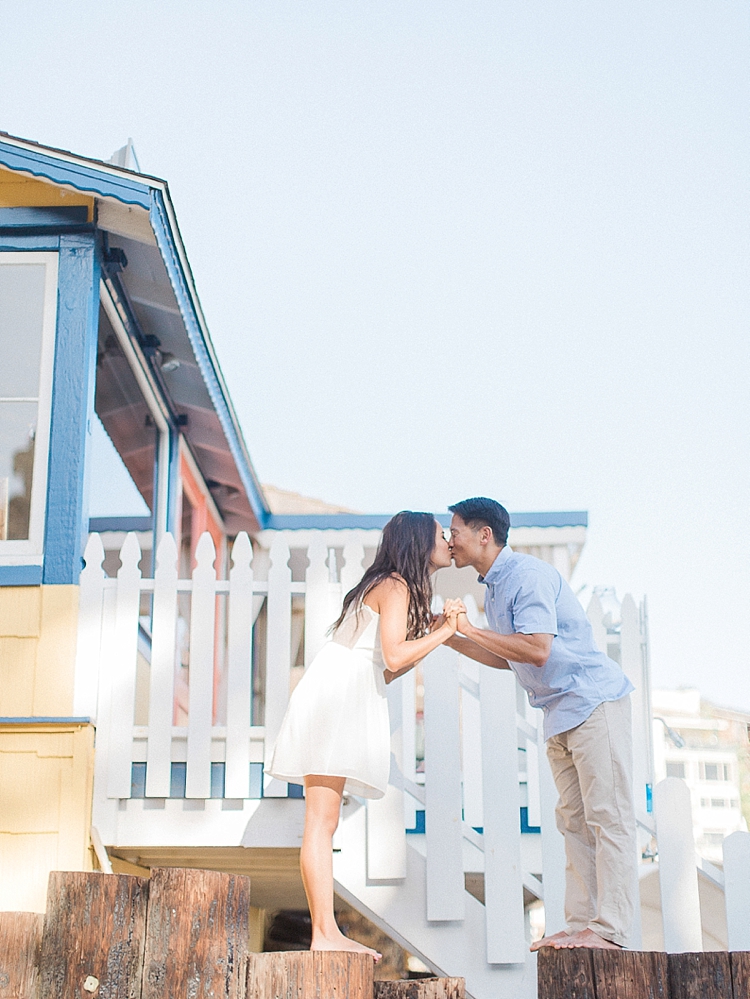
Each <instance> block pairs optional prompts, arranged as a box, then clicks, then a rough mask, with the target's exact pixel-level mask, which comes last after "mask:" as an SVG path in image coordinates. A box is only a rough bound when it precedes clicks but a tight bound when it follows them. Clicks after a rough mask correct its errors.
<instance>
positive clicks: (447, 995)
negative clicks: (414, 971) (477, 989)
mask: <svg viewBox="0 0 750 999" xmlns="http://www.w3.org/2000/svg"><path fill="white" fill-rule="evenodd" d="M465 996H466V982H465V981H464V979H463V978H415V979H413V980H411V981H400V982H375V983H374V988H373V999H465Z"/></svg>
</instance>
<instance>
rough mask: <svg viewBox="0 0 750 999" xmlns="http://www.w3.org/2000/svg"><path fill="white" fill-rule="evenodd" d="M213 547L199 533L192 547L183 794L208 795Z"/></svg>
mask: <svg viewBox="0 0 750 999" xmlns="http://www.w3.org/2000/svg"><path fill="white" fill-rule="evenodd" d="M215 558H216V549H215V548H214V542H213V538H212V537H211V535H210V534H208V533H206V534H202V535H201V538H200V541H199V542H198V546H197V548H196V550H195V561H196V566H195V569H194V571H193V593H192V598H191V601H190V680H189V683H190V689H189V692H188V735H187V778H186V783H185V797H186V798H210V797H211V724H212V718H213V700H214V697H213V694H214V683H213V680H214V623H215V620H216V570H215V569H214V559H215Z"/></svg>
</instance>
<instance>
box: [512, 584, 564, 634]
mask: <svg viewBox="0 0 750 999" xmlns="http://www.w3.org/2000/svg"><path fill="white" fill-rule="evenodd" d="M556 599H557V593H556V592H555V587H554V585H553V583H552V581H551V580H549V579H546V578H545V577H544V576H543V575H542V574H541V573H533V574H530V575H529V576H527V578H526V579H524V580H523V581H522V582H521V585H520V586H519V588H518V591H517V593H516V594H515V596H514V597H513V602H512V614H513V631H514V633H515V634H517V635H518V634H520V635H556V634H557V613H556V611H555V601H556Z"/></svg>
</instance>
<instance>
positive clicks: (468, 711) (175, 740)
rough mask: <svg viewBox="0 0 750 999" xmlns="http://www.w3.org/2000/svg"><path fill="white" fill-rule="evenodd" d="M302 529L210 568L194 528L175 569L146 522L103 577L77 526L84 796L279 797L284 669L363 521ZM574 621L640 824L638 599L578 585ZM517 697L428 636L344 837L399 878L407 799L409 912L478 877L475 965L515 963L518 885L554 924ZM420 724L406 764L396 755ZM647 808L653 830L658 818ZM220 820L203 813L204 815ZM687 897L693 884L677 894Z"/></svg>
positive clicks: (289, 667) (560, 879) (359, 542)
mask: <svg viewBox="0 0 750 999" xmlns="http://www.w3.org/2000/svg"><path fill="white" fill-rule="evenodd" d="M302 540H303V539H302V538H295V537H294V535H293V532H278V533H275V534H273V533H272V532H266V533H265V534H264V535H263V536H262V541H263V543H268V547H265V548H264V547H260V548H258V549H257V550H256V551H255V552H253V548H252V545H251V542H250V539H249V538H248V536H247V535H246V534H244V533H243V534H240V535H239V536H238V538H237V539H236V541H235V543H234V546H233V549H232V553H231V569H230V571H229V578H228V579H218V578H217V576H216V571H215V568H214V559H215V550H214V545H213V542H212V540H211V537H210V535H208V534H205V535H203V537H202V538H201V539H200V542H199V545H198V548H197V553H196V566H195V568H194V570H193V572H192V574H191V576H190V578H179V573H178V565H179V559H178V552H177V548H176V545H175V542H174V540H173V538H172V537H171V536H170V535H166V536H165V537H164V538H163V539H162V541H161V543H160V545H159V549H158V552H157V556H156V571H155V573H154V578H153V579H150V578H144V577H143V576H142V573H141V570H140V568H139V562H140V559H141V552H140V549H139V546H138V542H137V539H136V537H135V535H129V536H128V537H127V539H126V541H125V543H124V545H123V547H122V549H121V552H120V561H121V567H120V569H119V571H118V573H117V576H116V578H109V577H107V576H106V574H105V572H104V569H103V567H102V564H103V561H104V554H105V553H104V550H103V546H102V541H101V539H100V537H99V536H98V535H92V536H91V538H90V539H89V543H88V546H87V548H86V553H85V562H86V566H85V569H84V571H83V573H82V575H81V585H80V628H79V643H78V658H77V667H76V676H75V707H74V710H75V714H76V715H78V716H89V717H91V718H92V720H94V721H95V722H96V725H97V741H96V746H97V752H96V760H95V788H94V795H95V800H96V801H103V800H106V801H109V802H110V803H111V807H112V809H114V810H115V811H116V810H118V809H119V810H122V809H125V810H126V811H127V809H128V807H129V805H130V804H132V803H133V802H132V799H133V798H146V799H169V798H175V797H178V798H183V799H193V800H198V801H203V802H205V801H207V800H208V799H210V798H217V797H218V798H222V799H235V800H238V799H239V800H240V801H245V802H247V801H248V799H254V798H259V797H260V795H261V793H262V794H263V796H264V797H266V798H274V797H275V798H280V797H286V796H287V795H288V793H289V789H288V787H287V785H286V784H283V783H281V782H278V781H274V780H269V779H268V778H265V779H263V778H262V777H261V773H262V766H263V764H264V762H265V760H266V759H267V757H268V755H269V753H270V751H271V749H272V747H273V742H274V739H275V737H276V734H277V732H278V729H279V726H280V724H281V720H282V718H283V715H284V711H285V709H286V706H287V703H288V699H289V693H290V683H291V678H292V676H293V671H294V669H295V668H297V669H301V668H302V666H303V664H304V665H306V664H308V663H309V662H310V661H311V659H312V658H313V656H314V655H315V653H316V652H317V651H318V650H319V648H320V647H321V644H322V643H323V642H324V641H325V633H326V630H327V628H328V627H329V625H330V623H331V621H332V620H334V619H335V617H336V615H337V613H338V608H339V607H340V604H341V598H342V594H343V593H344V592H346V591H347V590H349V589H350V588H351V587H352V586H353V585H354V584H355V583H356V582H357V580H358V579H359V578H360V576H361V573H362V571H363V564H364V562H365V554H366V549H368V548H369V549H372V548H374V547H375V545H376V543H377V532H362V531H335V532H334V531H310V532H305V537H304V544H301V542H302ZM290 543H291V547H290ZM290 564H291V566H293V567H294V568H291V567H290ZM467 602H469V603H471V600H470V598H467ZM476 613H477V612H476V607H475V605H474V606H472V607H470V614H476ZM589 617H590V620H591V621H592V625H593V627H594V631H595V635H596V638H597V641H598V643H599V645H600V647H601V648H602V649H604V650H606V651H608V653H609V654H610V655H613V656H614V657H615V658H617V659H618V660H619V661H620V662H621V664H622V666H623V669H625V671H626V673H627V674H628V675H629V676H630V678H631V679H632V680H633V682H634V684H635V686H636V695H635V698H634V722H635V730H636V738H635V740H634V741H635V745H636V795H637V797H638V794H639V793H640V794H641V795H642V798H641V801H640V802H639V808H638V813H639V821H640V822H641V828H642V829H643V830H645V831H646V836H647V838H649V837H650V836H651V835H652V834H653V833H654V832H655V829H654V816H652V815H651V814H649V812H648V809H647V805H646V801H647V796H646V793H645V787H646V785H650V783H651V773H652V765H651V750H650V732H651V726H650V723H649V718H650V706H649V689H650V686H649V676H648V641H647V633H646V618H645V610H644V608H643V607H641V608H640V609H639V608H637V607H636V605H635V603H634V602H633V601H632V599H631V598H630V597H626V598H625V599H624V600H623V602H622V605H621V607H620V614H619V618H618V620H614V619H613V617H612V614H611V613H610V614H604V613H603V612H602V608H601V604H600V603H599V601H598V599H597V598H594V600H593V601H592V603H591V606H590V607H589ZM300 643H301V645H300ZM300 648H303V649H304V655H302V654H301V653H300V652H299V651H298V650H299V649H300ZM419 684H422V685H423V692H422V691H419V690H418V685H419ZM418 694H419V696H418ZM518 694H519V691H518V688H517V685H516V681H515V678H514V677H513V675H512V674H510V673H507V672H502V671H497V670H491V669H485V668H482V667H479V666H478V665H477V664H476V663H474V662H472V661H471V660H468V659H465V658H464V657H462V656H459V655H458V654H457V653H455V652H453V651H451V650H450V649H447V648H445V647H442V648H441V649H438V650H437V651H436V652H434V653H432V655H430V656H429V657H428V658H427V659H426V660H425V662H424V663H423V665H422V667H421V670H420V672H419V674H418V675H416V672H415V671H412V672H411V673H409V674H407V675H406V676H404V677H402V678H401V679H399V680H398V681H396V682H394V683H392V684H390V685H389V687H388V697H389V704H390V713H391V729H392V768H391V780H390V786H389V789H388V793H387V794H386V796H385V798H383V799H381V800H379V801H371V802H368V804H367V817H366V821H367V830H368V834H367V836H366V838H365V841H364V842H363V843H362V844H361V848H362V850H365V851H366V862H367V876H368V881H370V882H371V883H381V884H383V883H385V884H396V885H398V884H405V881H404V879H405V878H406V877H407V866H408V864H407V842H408V838H407V836H406V834H405V829H414V828H415V827H417V825H418V823H417V813H418V812H421V811H424V821H425V826H424V828H425V835H424V837H423V838H420V837H419V836H415V837H414V838H413V839H412V840H411V842H412V843H413V844H417V843H418V842H419V843H420V846H419V848H420V849H422V850H423V851H424V854H425V865H426V881H425V894H426V898H425V907H426V918H427V920H428V921H429V922H435V923H443V922H445V921H449V922H457V923H460V922H461V920H462V919H463V918H464V909H465V905H466V890H465V881H464V875H465V873H466V872H468V871H477V872H481V874H482V875H483V879H484V902H485V919H486V928H487V932H486V940H487V951H486V959H487V961H488V962H489V963H491V964H516V963H521V962H523V960H524V957H525V954H526V950H527V943H526V939H525V927H524V906H523V889H524V888H525V889H526V890H527V891H530V892H531V893H532V894H533V895H535V896H536V897H538V898H542V897H543V898H544V904H545V916H546V927H547V932H548V933H549V932H553V931H555V930H557V929H560V928H562V926H563V890H564V857H563V849H562V837H561V836H560V835H559V833H558V832H557V830H556V828H555V821H554V807H555V802H556V792H555V789H554V786H553V783H552V779H551V774H550V772H549V768H548V765H547V762H546V754H545V753H544V744H543V738H542V735H541V726H540V722H541V714H540V713H539V712H532V711H531V709H529V708H528V705H527V702H526V700H525V696H521V697H519V696H518ZM420 697H423V704H424V719H423V721H422V720H421V718H419V717H418V712H417V705H418V701H419V699H420ZM422 724H423V725H424V729H423V736H424V765H423V770H424V776H423V778H422V775H421V774H420V773H418V772H417V771H418V766H417V764H418V760H417V751H416V747H417V744H418V742H419V741H420V739H419V736H420V734H421V733H420V731H419V729H420V726H421V725H422ZM420 769H422V768H420ZM136 778H137V779H136ZM422 780H423V781H424V783H421V781H422ZM261 783H263V787H262V791H261ZM218 804H219V803H218V802H217V805H218ZM522 808H523V809H525V810H526V811H525V817H526V820H527V828H532V829H539V828H541V854H542V863H541V870H540V869H539V866H540V865H539V864H538V863H536V862H535V865H534V866H533V868H532V870H528V869H526V870H525V869H524V855H525V848H524V845H523V840H522V833H521V827H520V813H521V809H522ZM663 812H664V818H663V819H662V820H661V821H662V823H663V825H664V826H665V829H666V826H667V825H668V824H669V823H670V820H669V818H668V817H667V813H668V810H666V811H665V810H663ZM217 814H218V813H217ZM232 814H233V813H232V811H231V810H230V811H227V812H226V813H224V812H222V813H220V814H219V819H220V821H224V819H223V818H221V816H223V815H226V816H231V815H232ZM145 815H146V813H143V816H145ZM144 821H145V818H144ZM227 821H229V820H228V819H227ZM183 828H184V827H183ZM683 833H684V830H683V831H682V832H681V831H680V830H679V829H678V830H677V831H676V832H675V828H674V823H673V822H672V823H671V824H669V832H668V833H666V834H665V836H664V843H663V849H662V853H663V854H664V856H665V857H666V858H667V859H666V866H667V869H668V868H669V859H668V854H669V851H670V850H672V843H673V842H676V841H677V840H679V838H680V836H681V835H683ZM687 834H689V835H692V832H691V830H690V829H688V830H687ZM744 835H747V834H744ZM183 841H184V840H183ZM680 842H681V844H682V845H680V846H679V849H681V850H683V852H684V843H682V841H680ZM737 843H738V845H737V847H736V849H735V850H734V853H732V851H731V849H730V857H729V860H728V863H729V864H731V865H734V867H733V869H734V868H739V867H740V866H742V865H745V867H750V856H748V849H747V848H746V847H745V845H744V841H743V842H742V844H740V843H739V840H738V841H737ZM168 844H169V840H166V841H165V845H168ZM269 845H270V844H269ZM675 849H677V847H675ZM526 866H527V867H528V866H529V864H527V865H526ZM683 867H684V864H683ZM680 869H681V870H682V868H680ZM743 869H744V868H743ZM748 874H749V875H750V872H748ZM539 875H543V885H542V883H541V881H540V878H539ZM681 876H682V875H681ZM685 876H686V875H685ZM748 880H750V876H749V877H748ZM407 887H408V886H407ZM691 892H692V894H691ZM747 894H748V893H744V894H743V893H741V892H740V893H737V892H735V893H734V895H733V896H732V900H731V908H732V913H733V915H732V916H731V920H732V925H733V926H735V927H739V926H740V922H739V921H738V920H740V919H744V918H745V914H746V909H747V907H748V906H750V898H746V896H747ZM688 895H690V897H691V898H692V897H693V896H694V895H695V892H694V891H693V889H692V888H691V889H690V891H688ZM670 897H671V896H670ZM675 907H678V903H675V906H673V908H675ZM737 913H740V914H741V915H740V916H738V915H737ZM665 915H666V913H665ZM746 922H747V923H748V924H750V918H748V919H747V920H746ZM742 932H743V931H741V930H740V929H736V930H735V933H736V934H737V933H739V934H740V936H742ZM693 935H695V934H693ZM665 936H668V934H666V933H665ZM670 939H671V938H670ZM742 939H744V937H742Z"/></svg>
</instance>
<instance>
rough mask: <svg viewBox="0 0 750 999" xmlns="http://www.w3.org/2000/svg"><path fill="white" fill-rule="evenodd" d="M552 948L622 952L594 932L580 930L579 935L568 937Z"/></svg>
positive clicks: (616, 945) (618, 947)
mask: <svg viewBox="0 0 750 999" xmlns="http://www.w3.org/2000/svg"><path fill="white" fill-rule="evenodd" d="M552 946H553V947H558V948H566V947H589V948H593V949H595V950H622V947H621V946H620V945H619V944H616V943H612V941H611V940H605V939H604V937H600V936H599V934H598V933H595V932H594V930H581V931H580V932H579V933H574V934H573V935H572V936H569V937H568V939H567V940H561V941H559V943H556V944H553V945H552Z"/></svg>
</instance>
